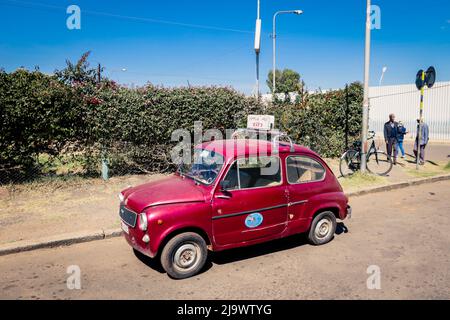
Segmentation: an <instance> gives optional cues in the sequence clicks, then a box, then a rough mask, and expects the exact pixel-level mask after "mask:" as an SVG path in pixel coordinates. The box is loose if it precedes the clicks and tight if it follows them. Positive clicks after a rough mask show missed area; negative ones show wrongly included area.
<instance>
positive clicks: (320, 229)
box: [314, 218, 332, 239]
mask: <svg viewBox="0 0 450 320" xmlns="http://www.w3.org/2000/svg"><path fill="white" fill-rule="evenodd" d="M331 226H332V223H331V220H330V219H328V218H323V219H322V220H320V221H319V222H318V223H317V225H316V228H315V229H314V233H315V235H316V237H317V238H320V239H323V238H325V237H327V236H328V235H329V234H330V232H331Z"/></svg>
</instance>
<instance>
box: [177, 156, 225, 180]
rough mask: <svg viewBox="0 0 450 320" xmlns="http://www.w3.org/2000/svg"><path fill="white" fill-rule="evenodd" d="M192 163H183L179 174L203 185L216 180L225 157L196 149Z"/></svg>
mask: <svg viewBox="0 0 450 320" xmlns="http://www.w3.org/2000/svg"><path fill="white" fill-rule="evenodd" d="M193 160H194V161H193V162H192V163H182V164H181V166H180V168H179V172H180V173H181V174H182V175H185V176H187V177H190V178H192V179H194V180H196V181H199V182H201V183H203V184H211V183H213V182H214V180H216V178H217V175H218V174H219V172H220V169H221V168H222V166H223V156H222V155H220V154H218V153H217V152H215V151H210V150H203V149H196V150H195V151H194V159H193Z"/></svg>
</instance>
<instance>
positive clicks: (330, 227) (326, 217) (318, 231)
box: [308, 211, 336, 245]
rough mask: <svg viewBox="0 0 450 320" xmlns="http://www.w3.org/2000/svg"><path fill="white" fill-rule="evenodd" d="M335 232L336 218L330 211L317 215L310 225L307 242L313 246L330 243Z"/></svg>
mask: <svg viewBox="0 0 450 320" xmlns="http://www.w3.org/2000/svg"><path fill="white" fill-rule="evenodd" d="M335 232H336V217H335V216H334V213H333V212H331V211H324V212H321V213H319V214H318V215H317V216H316V217H315V218H314V219H313V222H312V223H311V228H310V229H309V233H308V240H309V242H310V243H311V244H313V245H321V244H325V243H327V242H330V241H331V240H332V239H333V237H334V233H335Z"/></svg>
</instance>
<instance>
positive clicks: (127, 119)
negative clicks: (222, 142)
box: [0, 54, 362, 182]
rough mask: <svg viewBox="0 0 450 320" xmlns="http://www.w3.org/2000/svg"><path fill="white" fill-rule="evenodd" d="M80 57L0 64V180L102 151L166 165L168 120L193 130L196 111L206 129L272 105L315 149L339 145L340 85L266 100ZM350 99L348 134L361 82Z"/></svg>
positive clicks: (238, 123)
mask: <svg viewBox="0 0 450 320" xmlns="http://www.w3.org/2000/svg"><path fill="white" fill-rule="evenodd" d="M87 57H88V54H85V55H83V57H82V59H80V61H79V62H78V63H77V64H72V63H69V62H68V67H67V68H66V69H64V70H61V71H57V72H56V74H55V75H53V76H50V75H45V74H43V73H41V72H39V71H38V70H36V71H32V72H30V71H26V70H17V71H15V72H12V73H6V72H4V71H0V182H1V180H5V172H6V173H7V175H9V174H10V173H11V172H13V173H17V172H16V171H15V170H19V171H20V172H21V173H23V174H25V175H26V174H29V173H30V172H36V174H37V175H39V174H42V173H46V174H51V173H54V174H58V173H61V172H63V174H69V173H76V174H89V173H92V174H95V175H98V173H99V170H100V168H101V159H107V160H108V161H109V164H110V166H111V170H112V173H113V174H126V173H133V172H154V171H164V170H168V169H169V168H170V167H171V166H172V164H171V163H170V159H169V150H171V148H172V146H173V145H174V144H175V142H171V141H170V140H171V135H172V132H173V131H174V130H176V129H187V130H189V131H190V132H191V135H193V130H194V127H193V125H194V122H195V121H202V124H203V129H204V130H207V129H211V128H215V129H220V130H222V131H223V130H225V129H229V128H230V129H231V128H237V127H244V126H245V123H246V116H247V115H248V114H263V113H264V114H268V113H272V114H274V115H275V117H276V120H277V127H278V128H279V129H281V130H283V131H286V132H287V133H289V134H290V135H291V136H292V137H293V138H294V140H296V141H297V142H299V143H302V144H304V145H306V146H309V147H310V148H312V149H313V150H315V151H317V152H318V153H320V154H322V155H323V156H326V157H332V156H337V155H339V154H340V153H341V152H342V151H343V149H344V140H345V139H344V135H345V118H346V91H345V90H337V91H332V92H329V93H325V94H304V95H303V97H302V99H301V101H300V102H299V103H297V104H289V103H285V104H281V105H280V104H274V105H269V106H267V107H266V106H263V105H261V104H260V103H258V101H256V100H255V99H254V98H249V97H245V96H244V95H243V94H241V93H238V92H237V91H235V90H233V89H231V88H224V87H181V88H164V87H156V86H153V85H147V86H144V87H140V88H137V89H131V88H127V87H123V86H119V85H117V84H115V83H114V82H112V81H109V80H108V79H103V80H102V82H101V83H96V82H95V80H96V77H95V72H94V69H89V64H88V63H87ZM348 102H349V103H348V110H349V112H348V124H349V130H348V131H349V136H350V137H352V138H354V137H356V136H358V135H359V131H360V119H361V105H362V86H361V85H360V84H358V83H355V84H352V85H350V86H349V89H348ZM223 133H224V132H223ZM42 161H46V162H45V163H43V162H42ZM81 168H82V169H81Z"/></svg>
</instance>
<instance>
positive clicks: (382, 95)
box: [369, 81, 450, 141]
mask: <svg viewBox="0 0 450 320" xmlns="http://www.w3.org/2000/svg"><path fill="white" fill-rule="evenodd" d="M369 96H370V112H369V128H370V130H374V131H375V132H377V136H378V137H382V134H383V125H384V123H385V122H386V121H388V120H389V114H390V113H394V114H395V115H396V118H397V121H402V122H403V124H404V125H405V127H406V128H407V129H408V131H409V132H410V134H409V135H408V137H409V138H414V137H415V135H416V126H417V124H416V119H417V118H418V117H419V106H420V91H419V90H417V88H416V86H415V85H414V84H412V85H398V86H383V87H371V88H370V90H369ZM424 120H425V122H426V123H427V124H428V126H429V127H430V140H446V141H450V81H449V82H436V84H435V85H434V87H433V88H431V89H425V98H424ZM408 137H407V138H408Z"/></svg>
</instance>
